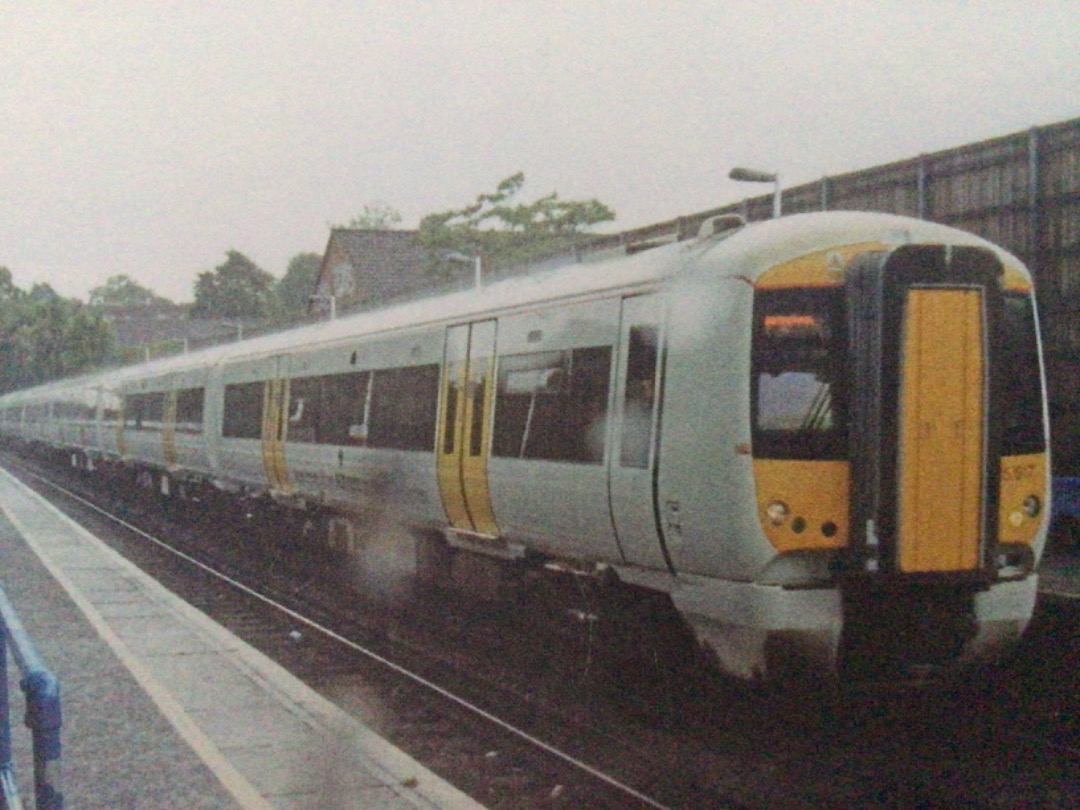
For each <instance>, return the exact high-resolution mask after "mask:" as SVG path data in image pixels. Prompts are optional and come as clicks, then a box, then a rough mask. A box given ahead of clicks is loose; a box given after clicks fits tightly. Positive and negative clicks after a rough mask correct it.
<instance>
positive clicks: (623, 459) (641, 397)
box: [619, 326, 657, 467]
mask: <svg viewBox="0 0 1080 810" xmlns="http://www.w3.org/2000/svg"><path fill="white" fill-rule="evenodd" d="M656 341H657V329H656V327H655V326H632V327H631V328H630V345H629V347H628V353H627V357H626V394H625V396H624V397H623V423H622V447H621V448H620V450H619V463H620V464H621V465H622V466H623V467H648V466H649V444H650V441H649V440H650V439H651V438H652V419H653V407H654V405H655V403H656Z"/></svg>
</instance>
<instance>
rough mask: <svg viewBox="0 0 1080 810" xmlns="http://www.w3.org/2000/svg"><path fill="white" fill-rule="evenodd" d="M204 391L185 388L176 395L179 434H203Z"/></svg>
mask: <svg viewBox="0 0 1080 810" xmlns="http://www.w3.org/2000/svg"><path fill="white" fill-rule="evenodd" d="M203 393H204V392H203V389H202V388H185V389H184V390H182V391H178V392H177V394H176V430H177V432H178V433H202V428H203Z"/></svg>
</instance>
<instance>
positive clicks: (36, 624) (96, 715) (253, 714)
mask: <svg viewBox="0 0 1080 810" xmlns="http://www.w3.org/2000/svg"><path fill="white" fill-rule="evenodd" d="M0 582H2V583H3V587H4V589H5V590H6V592H7V594H8V597H9V599H10V600H11V602H12V603H13V604H14V605H15V608H16V610H17V611H18V612H19V616H20V618H21V619H22V622H23V624H24V626H25V627H26V629H27V631H28V632H29V634H30V636H31V638H32V639H33V640H34V643H35V645H36V646H37V648H38V651H39V653H40V654H41V656H42V657H43V658H44V660H45V662H46V664H47V665H48V666H49V668H50V669H52V670H53V671H54V672H55V674H56V675H57V677H58V678H59V679H60V683H61V698H62V703H63V715H64V727H63V746H64V747H63V762H62V769H63V793H64V800H65V806H66V807H71V808H90V809H91V810H96V809H98V808H100V809H105V808H109V809H110V810H111V809H112V808H154V810H163V809H165V808H184V809H185V810H187V809H188V808H230V807H244V808H283V810H300V809H301V808H303V809H304V810H310V809H313V808H328V809H329V808H366V809H368V810H382V809H383V808H385V809H387V810H390V809H393V810H409V809H411V808H425V809H427V810H435V809H436V808H470V809H475V808H481V805H479V804H477V803H476V802H474V801H473V800H472V799H470V798H469V797H468V796H466V795H465V794H464V793H462V792H461V791H459V790H457V789H456V788H454V787H453V786H452V785H450V784H448V783H447V782H445V781H444V780H443V779H441V778H439V777H438V776H437V775H435V774H433V773H431V772H430V771H428V770H427V769H426V768H424V767H423V766H421V765H420V764H419V763H417V762H416V761H415V760H413V759H412V758H411V757H409V756H407V755H406V754H405V753H404V752H402V751H401V750H400V749H397V748H395V747H394V746H392V745H390V744H389V743H388V742H386V741H385V740H383V739H381V738H380V737H378V736H377V735H376V734H375V733H374V732H373V731H371V730H370V729H368V728H367V727H365V726H364V725H362V724H361V723H360V722H359V721H357V720H355V719H354V718H352V717H350V716H348V715H346V714H345V713H344V712H342V711H341V710H339V709H338V708H337V707H336V706H334V705H333V704H331V703H330V702H329V701H327V700H326V699H324V698H323V697H322V696H320V695H319V694H317V693H316V692H314V691H312V690H311V689H309V688H308V687H307V686H305V685H304V684H302V683H301V682H300V681H298V680H297V679H296V678H295V677H294V676H293V675H291V674H290V673H288V672H287V671H285V670H284V669H283V668H281V667H280V666H278V665H277V664H275V663H274V662H272V661H270V660H269V659H268V658H267V657H266V656H264V655H262V654H261V653H259V652H258V651H257V650H255V649H253V648H252V647H250V646H248V645H247V644H245V643H244V642H242V641H241V640H240V639H238V638H236V637H235V636H233V635H232V634H231V633H229V632H228V631H227V630H225V629H224V628H222V627H221V626H220V625H218V624H216V623H215V622H213V621H211V620H210V619H209V618H207V617H206V616H205V615H204V614H202V613H201V612H199V611H198V610H196V609H195V608H193V607H191V606H190V605H188V604H186V603H185V602H183V601H182V600H180V599H179V598H178V597H176V596H175V595H173V594H172V593H170V592H169V591H167V590H166V589H165V588H163V587H162V586H161V585H159V584H158V583H157V582H156V581H154V580H153V579H151V578H150V577H148V576H147V575H146V574H144V573H143V572H142V571H140V570H139V569H138V568H136V567H135V566H134V565H133V564H131V563H129V562H128V561H126V560H125V559H123V558H122V557H120V556H119V555H118V554H116V553H115V552H114V551H112V550H111V549H109V548H108V547H107V546H105V544H104V543H102V542H101V541H100V540H98V539H97V538H96V537H94V536H93V535H92V534H91V533H90V532H88V531H86V530H85V529H83V528H81V527H80V526H78V525H77V524H75V523H74V522H73V521H71V520H70V519H68V518H67V517H66V516H65V515H63V514H62V513H61V512H59V511H58V510H57V509H55V508H54V507H53V506H51V505H50V504H49V503H48V502H46V501H45V500H44V499H42V498H40V497H39V496H37V495H36V494H35V493H33V492H31V491H30V490H29V489H28V488H26V487H25V486H24V485H23V484H21V483H20V482H18V481H17V480H15V479H14V478H13V477H12V476H11V475H10V474H9V473H7V472H6V471H4V470H3V469H0ZM9 670H10V671H9V680H10V682H11V683H12V684H13V686H12V687H11V688H13V689H14V690H15V691H13V692H12V693H11V694H12V718H13V720H12V735H13V738H14V744H15V745H14V747H15V751H16V769H17V775H18V781H19V784H20V789H21V791H22V795H23V800H24V802H25V803H26V804H27V806H28V807H32V806H33V786H32V777H33V769H32V764H31V760H30V758H29V756H30V755H29V730H28V729H26V728H25V727H23V726H22V724H21V718H22V712H23V700H22V695H21V693H20V692H19V691H18V687H17V686H16V685H14V684H16V683H17V678H18V670H17V668H16V667H15V666H14V664H13V663H12V664H11V665H10V667H9Z"/></svg>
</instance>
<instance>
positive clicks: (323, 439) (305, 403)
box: [288, 372, 370, 445]
mask: <svg viewBox="0 0 1080 810" xmlns="http://www.w3.org/2000/svg"><path fill="white" fill-rule="evenodd" d="M369 378H370V375H369V374H368V373H367V372H363V373H349V374H327V375H323V376H320V377H298V378H295V379H293V380H291V381H290V382H289V432H288V440H289V441H291V442H309V443H317V444H337V445H343V444H363V443H364V440H365V438H366V436H367V424H366V413H367V398H368V379H369Z"/></svg>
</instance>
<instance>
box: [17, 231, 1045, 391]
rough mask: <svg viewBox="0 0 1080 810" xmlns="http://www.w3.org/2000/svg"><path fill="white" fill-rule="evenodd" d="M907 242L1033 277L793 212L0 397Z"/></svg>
mask: <svg viewBox="0 0 1080 810" xmlns="http://www.w3.org/2000/svg"><path fill="white" fill-rule="evenodd" d="M870 241H875V242H880V243H883V244H885V245H896V246H899V245H902V244H907V243H911V242H932V243H940V244H970V245H979V246H983V247H986V248H989V249H991V250H993V251H994V252H995V253H997V254H998V255H999V257H1000V258H1001V259H1002V261H1003V262H1004V263H1005V264H1007V265H1008V266H1009V267H1010V268H1011V269H1013V270H1014V271H1015V272H1019V273H1020V274H1021V275H1022V276H1024V277H1025V278H1027V279H1029V280H1030V275H1029V274H1028V271H1027V270H1026V268H1025V267H1024V265H1023V263H1022V262H1020V260H1019V259H1017V258H1016V257H1015V256H1013V255H1012V254H1010V253H1008V252H1007V251H1005V250H1003V249H1002V248H1000V247H998V246H996V245H994V244H992V243H990V242H988V241H986V240H985V239H982V238H980V237H977V236H975V235H973V234H970V233H966V232H964V231H961V230H958V229H956V228H952V227H949V226H946V225H941V224H938V223H934V222H928V221H925V220H918V219H912V218H909V217H903V216H898V215H894V214H881V213H868V212H844V211H831V212H820V213H810V214H795V215H791V216H786V217H781V218H780V219H777V220H766V221H763V222H755V223H751V224H748V225H743V226H741V227H729V228H727V229H724V230H720V231H719V232H718V233H716V234H714V235H710V236H705V237H703V238H698V239H692V240H688V241H683V242H673V243H670V244H667V245H663V246H660V247H656V248H653V249H650V250H647V251H644V252H641V253H637V254H634V255H631V256H625V255H619V256H616V257H611V258H602V259H599V260H586V261H583V262H580V263H574V264H570V265H565V266H562V267H558V268H555V269H550V270H546V271H542V272H538V273H535V274H531V275H527V276H517V277H513V278H510V279H504V280H499V281H496V282H492V283H490V284H485V285H483V286H481V287H480V288H469V289H465V290H459V291H455V292H451V293H447V294H442V295H435V296H432V297H429V298H424V299H417V300H411V301H407V302H403V303H398V304H392V305H389V306H387V307H385V308H382V309H378V310H371V311H366V312H361V313H357V314H353V315H347V316H343V317H341V318H338V319H336V320H333V321H325V322H322V323H318V324H311V325H308V326H302V327H297V328H293V329H289V330H284V331H281V332H275V333H272V334H268V335H262V336H259V337H255V338H250V339H248V340H244V341H238V342H234V343H228V344H221V345H218V346H212V347H209V348H205V349H199V350H196V351H193V352H189V353H185V354H180V355H173V356H171V357H166V358H160V359H157V360H152V361H150V362H147V363H141V364H138V365H133V366H126V367H122V368H116V369H109V370H104V371H97V372H93V373H90V374H87V375H83V376H80V377H75V378H69V379H67V380H59V381H54V382H50V383H46V384H44V385H41V386H37V387H35V388H30V389H24V390H23V391H17V392H12V393H10V394H6V395H4V396H3V397H0V402H3V401H8V402H18V401H20V400H22V399H24V398H25V397H29V398H36V397H37V396H38V394H39V393H45V392H49V394H50V396H60V397H70V398H72V399H77V398H78V394H77V391H79V390H86V389H94V388H96V387H100V386H101V385H102V384H103V383H104V382H105V381H108V382H109V384H110V385H116V384H119V383H122V382H124V381H126V380H131V379H153V378H158V377H163V376H167V375H170V374H178V373H183V372H185V371H189V370H193V369H198V368H205V367H207V366H214V365H217V364H219V363H225V362H229V361H232V360H240V359H246V358H257V357H265V356H271V355H274V354H278V353H282V352H285V351H287V350H293V349H295V348H296V346H297V345H303V346H318V345H331V344H335V343H339V342H343V341H346V340H350V339H355V338H357V337H361V336H364V335H371V334H375V333H380V332H392V331H395V330H399V329H406V328H415V327H420V326H424V325H426V324H434V323H440V322H445V321H453V320H455V319H460V320H475V319H478V318H484V317H487V316H488V315H489V314H490V313H494V312H504V311H507V310H510V311H513V310H515V309H519V308H523V307H527V306H529V305H535V304H540V303H551V302H557V301H559V300H566V299H573V298H578V297H582V296H589V295H602V294H604V293H605V292H609V291H614V290H634V289H638V288H648V287H649V286H651V285H655V284H657V283H659V282H660V281H662V280H663V279H665V278H667V277H670V276H673V275H676V274H677V273H678V272H679V271H681V270H682V269H684V268H685V267H686V266H687V264H688V260H690V259H691V258H692V257H700V261H701V262H708V263H709V264H710V265H713V266H715V267H717V268H718V272H720V273H721V274H731V275H740V276H742V277H743V278H746V279H748V280H750V281H755V280H756V279H757V277H758V276H759V275H760V274H761V273H762V272H764V271H765V270H766V269H768V268H769V267H771V266H772V265H774V264H776V263H779V262H783V261H785V260H788V259H792V258H796V257H799V256H802V255H806V254H808V253H812V252H815V251H820V250H827V249H829V248H831V247H836V246H840V245H850V244H857V243H865V242H870Z"/></svg>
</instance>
